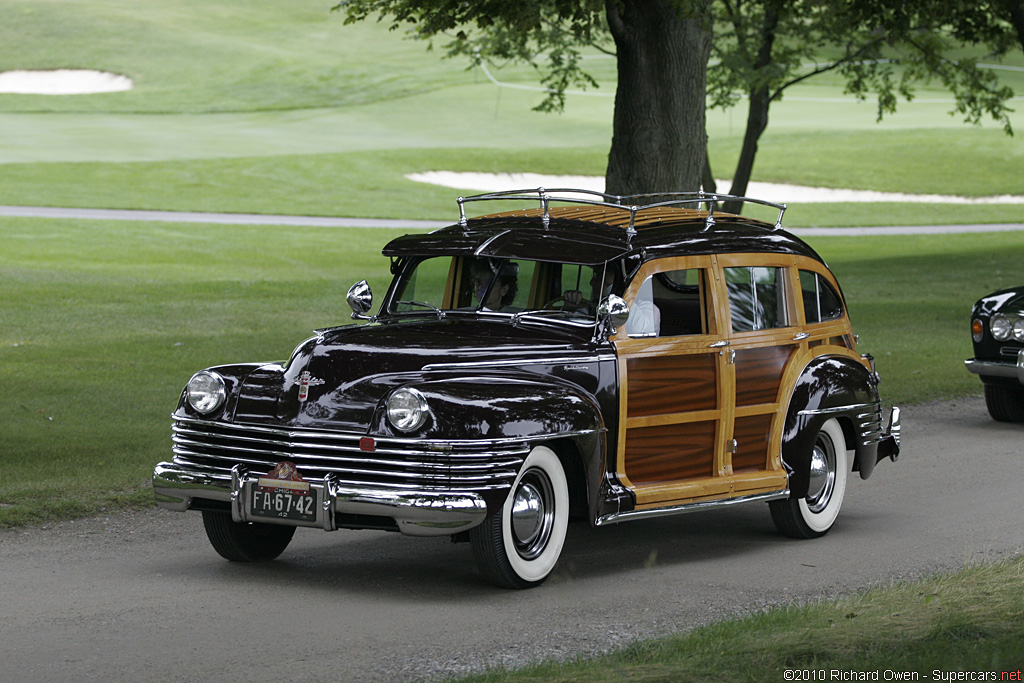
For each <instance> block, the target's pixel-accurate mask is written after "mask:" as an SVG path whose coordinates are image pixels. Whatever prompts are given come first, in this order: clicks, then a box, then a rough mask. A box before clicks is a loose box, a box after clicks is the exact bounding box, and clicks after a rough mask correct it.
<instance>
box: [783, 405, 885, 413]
mask: <svg viewBox="0 0 1024 683" xmlns="http://www.w3.org/2000/svg"><path fill="white" fill-rule="evenodd" d="M865 408H871V409H874V410H878V404H877V403H851V404H850V405H845V406H836V407H835V408H820V409H813V410H801V411H800V412H799V413H797V415H834V414H835V413H845V412H847V411H850V410H864V409H865Z"/></svg>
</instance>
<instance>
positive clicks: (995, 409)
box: [985, 384, 1024, 422]
mask: <svg viewBox="0 0 1024 683" xmlns="http://www.w3.org/2000/svg"><path fill="white" fill-rule="evenodd" d="M985 407H986V408H988V414H989V415H991V416H992V419H993V420H997V421H999V422H1024V389H1020V388H1017V387H1004V386H999V385H996V384H986V385H985Z"/></svg>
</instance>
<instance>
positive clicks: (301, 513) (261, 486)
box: [249, 462, 317, 523]
mask: <svg viewBox="0 0 1024 683" xmlns="http://www.w3.org/2000/svg"><path fill="white" fill-rule="evenodd" d="M316 492H317V489H315V488H313V487H312V486H310V485H309V482H308V481H304V480H303V479H302V477H301V476H299V474H298V472H297V471H296V470H295V466H294V465H292V464H291V463H289V462H282V463H278V465H277V467H276V468H274V470H273V471H272V472H270V473H269V474H267V475H266V476H263V477H260V478H259V479H257V480H256V481H255V482H253V483H252V484H251V488H250V489H249V494H250V495H249V515H250V516H251V517H264V518H272V519H285V520H289V521H295V522H305V523H315V522H316V510H317V508H316V498H317V495H316Z"/></svg>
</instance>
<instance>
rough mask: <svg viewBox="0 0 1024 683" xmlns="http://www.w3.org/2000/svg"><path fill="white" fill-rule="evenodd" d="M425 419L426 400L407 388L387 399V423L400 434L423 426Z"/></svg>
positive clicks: (418, 393) (421, 395)
mask: <svg viewBox="0 0 1024 683" xmlns="http://www.w3.org/2000/svg"><path fill="white" fill-rule="evenodd" d="M426 419H427V399H426V398H424V397H423V394H421V393H420V392H418V391H416V390H415V389H410V388H408V387H406V388H403V389H399V390H397V391H395V393H393V394H391V397H390V398H388V422H390V423H391V425H392V426H393V427H394V428H395V429H397V430H399V431H401V432H411V431H413V430H416V429H419V428H420V427H421V426H423V422H424V421H425V420H426Z"/></svg>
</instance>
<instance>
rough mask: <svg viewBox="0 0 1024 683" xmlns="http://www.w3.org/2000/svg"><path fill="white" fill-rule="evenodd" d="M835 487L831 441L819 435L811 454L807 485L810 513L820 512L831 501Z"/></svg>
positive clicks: (833, 452)
mask: <svg viewBox="0 0 1024 683" xmlns="http://www.w3.org/2000/svg"><path fill="white" fill-rule="evenodd" d="M835 485H836V450H835V446H833V445H832V439H830V438H828V436H827V435H826V434H819V435H818V440H817V441H816V442H815V443H814V452H813V453H811V471H810V479H809V481H808V485H807V507H808V509H810V511H811V512H821V511H822V510H824V509H825V508H826V507H827V506H828V502H829V501H830V500H831V499H832V491H833V490H834V488H835Z"/></svg>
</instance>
